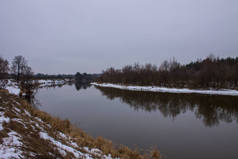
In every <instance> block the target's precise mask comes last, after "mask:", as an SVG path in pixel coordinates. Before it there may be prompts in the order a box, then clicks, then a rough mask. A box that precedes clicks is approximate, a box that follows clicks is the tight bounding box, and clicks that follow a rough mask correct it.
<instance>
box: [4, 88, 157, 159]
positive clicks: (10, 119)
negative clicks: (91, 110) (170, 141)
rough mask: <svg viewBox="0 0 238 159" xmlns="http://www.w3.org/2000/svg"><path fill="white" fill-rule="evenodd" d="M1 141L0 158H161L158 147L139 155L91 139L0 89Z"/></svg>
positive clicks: (104, 140)
mask: <svg viewBox="0 0 238 159" xmlns="http://www.w3.org/2000/svg"><path fill="white" fill-rule="evenodd" d="M0 144H1V146H0V158H64V159H69V158H88V159H89V158H98V159H99V158H105V159H111V158H123V159H148V158H154V159H160V158H161V157H160V153H159V152H158V151H157V150H154V151H150V152H148V153H147V154H144V155H142V154H140V153H138V152H137V151H135V150H131V149H129V148H128V147H126V146H114V145H113V143H112V142H111V141H109V140H106V139H104V138H103V137H97V138H93V137H91V136H89V135H87V134H86V133H85V132H83V131H82V130H81V129H79V128H77V127H75V126H73V125H72V124H71V123H70V122H69V121H68V120H60V119H58V118H55V117H52V116H50V115H49V114H47V113H45V112H42V111H40V110H37V109H36V108H34V107H32V106H31V105H30V104H28V103H27V102H26V101H25V100H23V99H21V98H19V97H18V96H16V95H13V94H9V93H8V91H6V90H0Z"/></svg>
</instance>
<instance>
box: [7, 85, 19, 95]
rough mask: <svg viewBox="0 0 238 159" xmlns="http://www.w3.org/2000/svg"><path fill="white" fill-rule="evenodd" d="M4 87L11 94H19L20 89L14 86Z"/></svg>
mask: <svg viewBox="0 0 238 159" xmlns="http://www.w3.org/2000/svg"><path fill="white" fill-rule="evenodd" d="M6 89H7V90H8V91H9V93H11V94H15V95H19V93H20V89H19V88H17V87H16V86H7V87H6Z"/></svg>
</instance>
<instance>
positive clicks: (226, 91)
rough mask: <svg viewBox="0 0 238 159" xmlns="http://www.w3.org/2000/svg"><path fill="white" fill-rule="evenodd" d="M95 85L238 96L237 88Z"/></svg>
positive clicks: (138, 89)
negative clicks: (209, 88) (202, 88)
mask: <svg viewBox="0 0 238 159" xmlns="http://www.w3.org/2000/svg"><path fill="white" fill-rule="evenodd" d="M91 84H92V85H94V86H99V87H110V88H117V89H123V90H129V91H146V92H164V93H196V94H209V95H229V96H238V91H237V90H230V89H222V90H199V89H188V88H166V87H156V86H125V85H119V84H111V83H102V84H99V83H91Z"/></svg>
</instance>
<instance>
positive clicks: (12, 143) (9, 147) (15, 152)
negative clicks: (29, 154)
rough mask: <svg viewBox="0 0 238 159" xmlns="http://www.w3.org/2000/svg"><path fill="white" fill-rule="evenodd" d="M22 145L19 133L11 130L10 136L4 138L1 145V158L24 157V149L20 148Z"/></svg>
mask: <svg viewBox="0 0 238 159" xmlns="http://www.w3.org/2000/svg"><path fill="white" fill-rule="evenodd" d="M21 146H22V142H21V141H20V137H19V134H17V133H16V132H15V131H11V132H9V133H8V137H5V138H3V143H2V144H1V145H0V158H2V159H11V158H17V159H18V158H19V159H20V158H22V155H21V154H22V151H21V150H20V149H19V147H21Z"/></svg>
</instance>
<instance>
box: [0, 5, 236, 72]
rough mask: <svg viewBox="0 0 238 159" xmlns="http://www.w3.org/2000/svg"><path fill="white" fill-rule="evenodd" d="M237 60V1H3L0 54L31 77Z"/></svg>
mask: <svg viewBox="0 0 238 159" xmlns="http://www.w3.org/2000/svg"><path fill="white" fill-rule="evenodd" d="M210 53H213V54H215V55H217V56H221V57H227V56H233V57H234V56H238V0H0V56H2V57H4V58H7V59H9V60H11V59H12V58H13V57H14V56H16V55H19V54H20V55H23V56H25V57H26V59H27V60H28V62H29V64H30V65H31V67H32V68H33V70H34V71H35V72H42V73H52V74H55V73H75V72H77V71H79V72H89V73H94V72H95V73H99V72H101V71H102V70H103V69H106V68H108V67H110V66H113V67H116V68H120V67H122V66H124V65H126V64H133V63H135V62H139V63H141V64H144V63H153V64H156V65H160V64H161V62H162V61H163V60H166V59H171V58H172V57H175V58H176V59H177V60H178V61H180V62H182V63H187V62H189V61H191V60H196V59H198V58H204V57H206V56H207V55H209V54H210Z"/></svg>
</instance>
